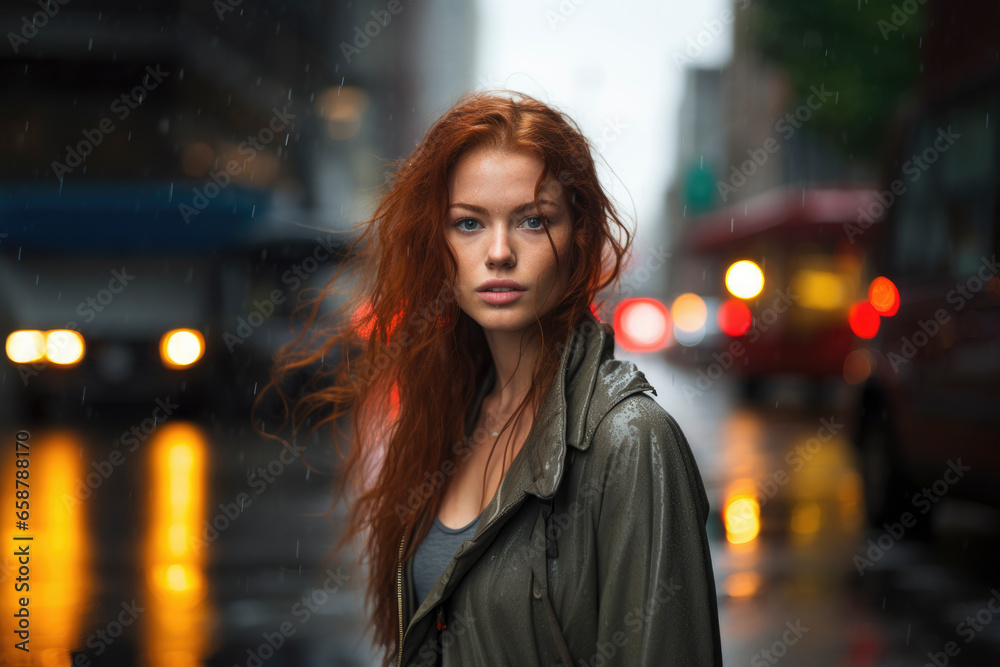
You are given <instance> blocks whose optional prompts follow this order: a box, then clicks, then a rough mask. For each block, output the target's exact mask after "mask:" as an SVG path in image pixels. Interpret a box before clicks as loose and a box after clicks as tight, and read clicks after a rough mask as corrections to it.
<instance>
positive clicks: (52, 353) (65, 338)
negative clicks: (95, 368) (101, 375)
mask: <svg viewBox="0 0 1000 667" xmlns="http://www.w3.org/2000/svg"><path fill="white" fill-rule="evenodd" d="M45 356H46V357H48V359H49V361H51V362H52V363H54V364H75V363H76V362H78V361H80V359H82V358H83V336H81V335H80V334H79V333H77V332H76V331H73V330H71V329H53V330H52V331H49V332H47V333H46V334H45Z"/></svg>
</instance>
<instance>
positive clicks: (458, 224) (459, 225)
mask: <svg viewBox="0 0 1000 667" xmlns="http://www.w3.org/2000/svg"><path fill="white" fill-rule="evenodd" d="M467 222H471V223H473V224H477V225H478V224H479V221H478V220H474V219H472V218H462V219H461V220H456V221H455V222H454V223H453V224H452V227H456V228H458V231H460V232H464V233H466V234H468V233H470V232H472V231H473V230H472V229H469V228H468V227H463V226H462V225H464V224H465V223H467Z"/></svg>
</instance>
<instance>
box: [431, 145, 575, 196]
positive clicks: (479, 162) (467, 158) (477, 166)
mask: <svg viewBox="0 0 1000 667" xmlns="http://www.w3.org/2000/svg"><path fill="white" fill-rule="evenodd" d="M544 166H545V165H544V162H542V159H541V158H540V157H538V156H537V155H535V154H533V153H528V152H523V151H518V152H514V151H508V150H502V149H496V148H477V149H472V150H469V151H467V152H465V153H463V154H462V155H461V156H460V157H459V158H458V160H456V161H455V164H454V165H452V168H451V170H450V172H449V174H448V193H449V198H450V201H456V200H460V201H467V199H466V198H480V199H496V200H498V201H503V200H506V199H517V200H518V201H517V202H516V204H521V203H523V201H530V200H531V196H532V194H533V193H534V190H535V182H536V181H537V180H538V177H539V176H540V175H541V173H542V169H543V167H544ZM541 192H542V193H546V194H548V195H550V196H553V197H559V196H560V195H561V194H562V185H561V184H560V183H559V182H558V181H557V180H556V179H554V178H553V177H552V175H551V174H548V175H547V177H546V180H545V183H543V185H542V188H541ZM525 197H527V199H526V200H525V199H524V198H525Z"/></svg>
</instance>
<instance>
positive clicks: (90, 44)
mask: <svg viewBox="0 0 1000 667" xmlns="http://www.w3.org/2000/svg"><path fill="white" fill-rule="evenodd" d="M87 50H88V51H93V50H94V38H93V37H91V38H90V39H89V40H87Z"/></svg>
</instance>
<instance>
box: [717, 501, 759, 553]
mask: <svg viewBox="0 0 1000 667" xmlns="http://www.w3.org/2000/svg"><path fill="white" fill-rule="evenodd" d="M722 515H723V520H724V521H725V524H726V539H727V540H729V541H730V542H731V543H732V544H742V543H744V542H749V541H751V540H753V539H754V538H756V537H757V535H758V534H759V533H760V504H759V503H758V502H757V499H756V498H754V497H753V496H751V495H742V494H741V495H737V496H733V497H732V498H730V499H729V502H727V503H726V508H725V510H723V513H722Z"/></svg>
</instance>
